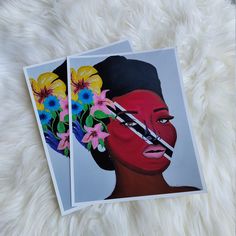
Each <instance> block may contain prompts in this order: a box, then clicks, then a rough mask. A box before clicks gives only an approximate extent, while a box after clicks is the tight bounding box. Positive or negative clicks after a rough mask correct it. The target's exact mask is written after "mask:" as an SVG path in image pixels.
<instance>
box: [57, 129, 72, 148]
mask: <svg viewBox="0 0 236 236" xmlns="http://www.w3.org/2000/svg"><path fill="white" fill-rule="evenodd" d="M57 136H58V137H59V138H60V139H61V140H60V142H59V144H58V147H57V149H58V150H64V149H65V148H66V147H67V148H68V149H70V143H69V136H70V130H69V129H68V130H67V132H66V133H60V134H59V133H57Z"/></svg>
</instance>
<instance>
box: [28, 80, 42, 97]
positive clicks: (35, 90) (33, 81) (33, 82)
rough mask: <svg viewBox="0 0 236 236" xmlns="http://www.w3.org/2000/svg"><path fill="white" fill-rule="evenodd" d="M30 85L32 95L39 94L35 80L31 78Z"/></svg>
mask: <svg viewBox="0 0 236 236" xmlns="http://www.w3.org/2000/svg"><path fill="white" fill-rule="evenodd" d="M30 84H31V87H32V90H33V92H34V94H35V92H36V93H39V92H40V88H39V86H38V82H37V81H36V80H34V79H33V78H30Z"/></svg>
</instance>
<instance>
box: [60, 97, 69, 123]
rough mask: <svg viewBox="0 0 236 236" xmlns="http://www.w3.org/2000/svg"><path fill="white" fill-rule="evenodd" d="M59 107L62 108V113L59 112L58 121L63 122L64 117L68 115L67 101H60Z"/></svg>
mask: <svg viewBox="0 0 236 236" xmlns="http://www.w3.org/2000/svg"><path fill="white" fill-rule="evenodd" d="M60 105H61V108H62V111H61V112H60V121H64V117H65V116H66V115H68V114H69V111H68V99H67V98H66V99H64V100H62V99H61V100H60Z"/></svg>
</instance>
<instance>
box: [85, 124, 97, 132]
mask: <svg viewBox="0 0 236 236" xmlns="http://www.w3.org/2000/svg"><path fill="white" fill-rule="evenodd" d="M84 129H85V130H86V131H87V132H89V133H91V132H93V131H94V130H95V128H93V127H88V126H86V125H85V126H84Z"/></svg>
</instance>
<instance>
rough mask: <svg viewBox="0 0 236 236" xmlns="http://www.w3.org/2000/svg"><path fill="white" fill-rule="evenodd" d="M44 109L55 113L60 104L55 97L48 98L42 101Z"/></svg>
mask: <svg viewBox="0 0 236 236" xmlns="http://www.w3.org/2000/svg"><path fill="white" fill-rule="evenodd" d="M44 107H45V108H46V109H48V110H50V111H57V110H59V108H60V103H59V100H58V98H57V97H55V96H52V95H50V96H48V97H47V98H46V99H45V100H44Z"/></svg>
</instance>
